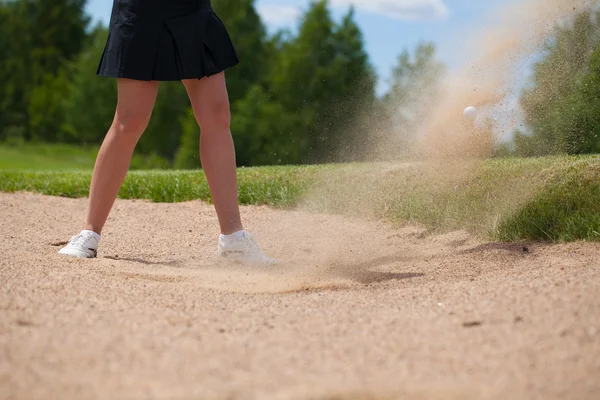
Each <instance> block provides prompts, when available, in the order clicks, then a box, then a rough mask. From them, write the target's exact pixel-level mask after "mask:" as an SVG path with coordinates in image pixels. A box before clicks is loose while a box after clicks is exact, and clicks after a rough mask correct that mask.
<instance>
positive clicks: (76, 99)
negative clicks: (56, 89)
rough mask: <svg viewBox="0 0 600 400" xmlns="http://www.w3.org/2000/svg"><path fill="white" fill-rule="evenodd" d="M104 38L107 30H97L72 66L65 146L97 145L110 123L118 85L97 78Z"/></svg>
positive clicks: (106, 79) (109, 80)
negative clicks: (75, 144) (67, 143)
mask: <svg viewBox="0 0 600 400" xmlns="http://www.w3.org/2000/svg"><path fill="white" fill-rule="evenodd" d="M107 36H108V30H107V29H106V28H105V27H104V26H102V25H99V26H97V27H96V28H95V29H94V31H93V33H92V41H91V45H90V46H89V47H87V48H85V49H84V50H83V51H82V52H81V54H80V55H79V56H78V57H77V59H76V61H75V63H74V68H73V72H72V74H73V79H72V81H71V85H70V86H71V88H70V94H71V96H70V97H69V101H68V113H67V118H68V125H69V126H70V127H71V130H70V131H69V132H68V135H65V137H63V138H62V140H63V141H65V142H71V143H79V144H99V143H101V142H102V140H103V139H104V136H105V135H106V132H107V131H108V128H109V127H110V125H111V123H112V120H113V116H114V113H115V107H116V102H117V84H116V82H115V81H114V80H113V79H109V78H101V77H98V76H97V75H96V70H97V67H98V63H99V61H100V58H101V57H102V52H103V51H104V46H105V44H106V38H107Z"/></svg>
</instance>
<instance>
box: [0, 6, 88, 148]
mask: <svg viewBox="0 0 600 400" xmlns="http://www.w3.org/2000/svg"><path fill="white" fill-rule="evenodd" d="M85 3H86V0H35V1H34V0H15V1H2V2H1V3H0V7H1V9H2V11H1V12H0V18H4V19H5V21H4V22H5V23H4V24H3V27H2V30H3V33H4V34H5V35H6V37H7V38H10V40H1V41H0V46H1V48H0V54H2V55H3V57H5V58H3V59H2V64H3V66H2V68H1V69H0V97H2V104H1V105H0V113H1V114H2V117H1V119H0V122H1V123H2V125H0V135H1V134H2V132H4V131H6V129H9V128H10V127H12V128H10V129H11V130H14V128H15V127H19V129H22V130H23V131H24V135H25V136H26V137H27V138H30V137H31V132H30V126H29V121H30V120H31V116H30V115H29V111H32V110H36V112H37V111H43V110H41V109H40V105H41V104H39V103H38V104H37V105H36V106H32V107H30V104H29V103H30V101H31V95H32V93H33V91H34V88H36V87H38V86H40V85H51V83H50V82H51V81H52V79H53V78H56V79H60V77H59V75H60V71H61V70H62V68H63V67H65V66H66V63H67V62H68V61H71V60H73V59H74V58H75V57H76V56H77V54H78V53H79V52H80V50H81V48H82V46H83V44H84V42H85V40H86V28H87V25H88V22H89V18H88V17H87V16H86V15H85V13H84V7H85ZM55 83H56V82H55ZM40 93H41V92H40V90H38V91H37V94H38V96H39V95H40ZM50 114H52V115H54V116H56V113H54V112H50V113H46V115H50ZM34 119H36V120H37V121H38V122H39V118H34Z"/></svg>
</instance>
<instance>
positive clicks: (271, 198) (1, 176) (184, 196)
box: [0, 167, 318, 207]
mask: <svg viewBox="0 0 600 400" xmlns="http://www.w3.org/2000/svg"><path fill="white" fill-rule="evenodd" d="M317 170H318V168H317V167H261V168H240V169H239V172H238V182H239V187H240V191H239V198H240V203H241V204H245V205H250V204H255V205H269V206H273V207H288V206H293V205H294V204H295V203H296V201H297V200H298V198H300V197H301V195H302V194H303V193H304V192H306V190H307V188H308V186H309V185H310V183H311V182H314V181H315V175H316V172H317ZM91 176H92V173H91V171H56V172H54V171H26V170H0V191H3V192H17V191H27V192H36V193H41V194H45V195H50V196H61V197H71V198H77V197H85V196H87V195H88V194H89V185H90V180H91ZM119 197H120V198H122V199H146V200H151V201H154V202H169V203H172V202H181V201H189V200H204V201H211V197H210V192H209V189H208V184H207V182H206V178H205V176H204V173H203V172H202V171H158V170H153V171H130V172H129V173H128V175H127V178H126V179H125V182H124V183H123V186H122V187H121V190H120V192H119Z"/></svg>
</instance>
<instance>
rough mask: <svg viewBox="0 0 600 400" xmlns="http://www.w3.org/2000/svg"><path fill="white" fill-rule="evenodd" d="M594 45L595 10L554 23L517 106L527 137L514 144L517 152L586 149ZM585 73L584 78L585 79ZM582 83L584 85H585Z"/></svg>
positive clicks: (598, 37) (599, 33) (597, 36)
mask: <svg viewBox="0 0 600 400" xmlns="http://www.w3.org/2000/svg"><path fill="white" fill-rule="evenodd" d="M599 43H600V24H599V23H598V17H597V14H593V13H592V12H590V11H584V12H581V13H579V14H578V15H577V16H576V17H575V19H574V21H573V23H572V24H571V25H567V26H564V27H557V28H556V30H555V33H554V35H553V37H552V38H551V40H550V41H549V42H548V44H547V45H546V47H545V50H544V53H543V56H542V59H541V60H540V61H539V62H538V63H537V64H536V65H535V66H534V73H533V82H532V85H531V87H530V88H528V89H527V90H526V91H525V92H524V93H523V95H522V98H521V104H522V107H523V110H524V112H525V121H526V124H527V126H528V128H529V129H530V131H531V135H528V136H523V137H520V138H519V141H518V142H516V145H517V146H516V149H517V152H520V153H528V154H531V155H545V154H557V153H567V154H578V153H584V152H589V151H591V149H592V146H591V144H590V143H591V142H593V135H595V133H594V132H595V129H594V128H593V127H592V126H591V125H590V124H591V123H592V122H591V121H593V119H590V117H589V116H591V115H593V113H594V111H593V110H594V108H595V104H596V102H595V101H591V102H590V101H589V100H590V98H589V97H588V98H586V93H588V94H589V95H590V96H593V95H592V94H591V93H593V92H594V89H593V88H594V82H595V80H594V75H593V71H589V72H588V71H587V70H588V69H593V67H594V64H593V61H591V56H592V54H593V50H594V49H595V48H597V46H598V44H599ZM590 63H591V64H590ZM586 76H587V82H585V79H586ZM586 85H588V86H587V87H586Z"/></svg>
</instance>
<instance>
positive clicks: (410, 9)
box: [331, 0, 450, 21]
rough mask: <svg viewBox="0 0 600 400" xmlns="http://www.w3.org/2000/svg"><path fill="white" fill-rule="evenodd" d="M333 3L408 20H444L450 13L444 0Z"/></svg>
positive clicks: (333, 0) (344, 0) (348, 0)
mask: <svg viewBox="0 0 600 400" xmlns="http://www.w3.org/2000/svg"><path fill="white" fill-rule="evenodd" d="M331 4H334V5H339V6H349V5H354V6H355V7H356V9H358V10H364V11H368V12H372V13H374V14H381V15H385V16H387V17H389V18H393V19H399V20H408V21H426V20H442V19H445V18H447V17H448V15H449V14H450V11H449V10H448V6H446V4H445V3H444V0H331Z"/></svg>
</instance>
